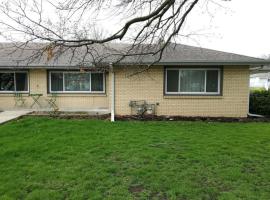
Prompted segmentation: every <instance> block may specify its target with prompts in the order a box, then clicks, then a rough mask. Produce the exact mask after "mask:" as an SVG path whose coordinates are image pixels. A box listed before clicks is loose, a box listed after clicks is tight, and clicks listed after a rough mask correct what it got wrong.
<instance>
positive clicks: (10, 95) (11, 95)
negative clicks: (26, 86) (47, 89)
mask: <svg viewBox="0 0 270 200" xmlns="http://www.w3.org/2000/svg"><path fill="white" fill-rule="evenodd" d="M14 94H15V93H12V92H6V93H5V92H3V93H1V92H0V96H1V97H14ZM20 94H22V96H23V97H29V93H28V92H27V93H20Z"/></svg>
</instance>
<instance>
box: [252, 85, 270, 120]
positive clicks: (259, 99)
mask: <svg viewBox="0 0 270 200" xmlns="http://www.w3.org/2000/svg"><path fill="white" fill-rule="evenodd" d="M249 108H250V112H251V113H253V114H259V115H266V116H270V91H266V90H255V91H251V93H250V102H249Z"/></svg>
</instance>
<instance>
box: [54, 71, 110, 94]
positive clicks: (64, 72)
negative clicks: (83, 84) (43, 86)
mask: <svg viewBox="0 0 270 200" xmlns="http://www.w3.org/2000/svg"><path fill="white" fill-rule="evenodd" d="M52 73H62V74H63V91H52V86H51V82H52V81H51V74H52ZM69 73H71V74H74V73H78V74H85V73H86V74H89V76H90V77H89V78H90V80H89V84H90V85H89V90H88V91H66V89H65V74H69ZM92 74H103V90H102V91H92V88H91V80H92ZM105 78H106V77H105V73H104V72H79V71H49V92H50V93H59V94H66V93H74V94H79V93H85V94H103V93H105V87H106V86H105V84H106V82H105Z"/></svg>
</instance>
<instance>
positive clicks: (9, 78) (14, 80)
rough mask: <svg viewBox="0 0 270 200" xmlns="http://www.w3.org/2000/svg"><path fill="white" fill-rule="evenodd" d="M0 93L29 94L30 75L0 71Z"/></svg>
mask: <svg viewBox="0 0 270 200" xmlns="http://www.w3.org/2000/svg"><path fill="white" fill-rule="evenodd" d="M0 92H1V93H10V92H22V93H23V92H28V73H27V72H10V71H0Z"/></svg>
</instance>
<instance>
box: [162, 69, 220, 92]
mask: <svg viewBox="0 0 270 200" xmlns="http://www.w3.org/2000/svg"><path fill="white" fill-rule="evenodd" d="M165 79H166V80H165V93H166V94H202V95H208V94H210V95H211V94H213V95H214V94H220V69H219V68H209V69H201V68H200V69H199V68H188V69H183V68H178V69H177V68H167V69H166V77H165Z"/></svg>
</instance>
